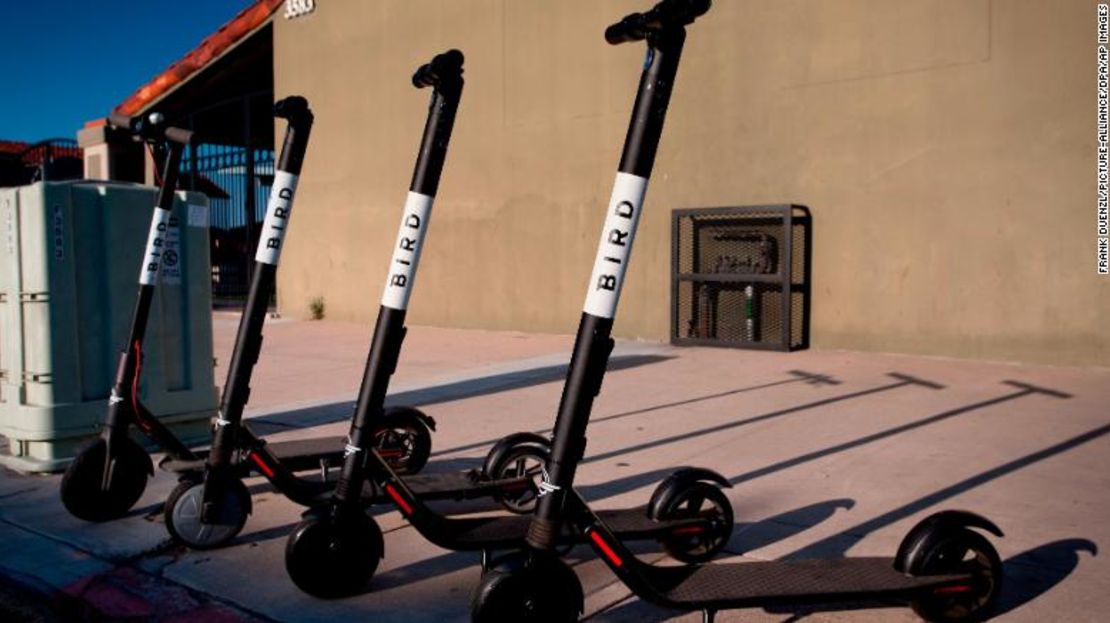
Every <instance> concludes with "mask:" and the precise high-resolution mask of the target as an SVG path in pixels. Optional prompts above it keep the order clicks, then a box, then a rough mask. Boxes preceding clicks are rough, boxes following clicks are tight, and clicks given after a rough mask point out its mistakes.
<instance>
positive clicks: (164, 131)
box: [108, 113, 193, 145]
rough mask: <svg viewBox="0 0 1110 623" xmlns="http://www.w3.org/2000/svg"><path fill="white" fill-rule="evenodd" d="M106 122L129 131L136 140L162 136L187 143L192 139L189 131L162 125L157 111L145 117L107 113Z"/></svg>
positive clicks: (153, 138) (176, 141)
mask: <svg viewBox="0 0 1110 623" xmlns="http://www.w3.org/2000/svg"><path fill="white" fill-rule="evenodd" d="M108 124H109V125H110V126H112V127H115V128H118V129H120V130H126V131H127V132H130V133H131V134H132V137H133V138H134V139H135V140H136V141H155V140H161V139H163V138H164V139H166V140H168V141H171V142H174V143H180V144H182V145H188V144H189V143H191V142H192V140H193V133H192V132H191V131H189V130H186V129H183V128H175V127H173V126H165V125H163V119H162V115H161V114H159V113H151V114H150V115H148V116H147V117H146V118H143V117H129V116H127V115H123V114H120V113H111V114H109V115H108Z"/></svg>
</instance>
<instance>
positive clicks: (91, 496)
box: [61, 97, 435, 521]
mask: <svg viewBox="0 0 1110 623" xmlns="http://www.w3.org/2000/svg"><path fill="white" fill-rule="evenodd" d="M274 111H275V115H277V116H278V117H281V118H285V119H288V120H289V126H288V127H287V129H286V136H285V144H284V147H283V149H282V154H281V158H280V162H279V164H278V167H277V168H278V171H277V175H276V176H275V179H276V180H278V182H280V184H275V185H274V192H273V193H272V199H271V206H272V207H271V208H270V210H271V213H273V214H276V215H278V216H276V217H274V218H276V219H278V220H274V221H269V222H268V224H269V225H277V226H278V227H280V228H284V227H285V223H287V222H288V217H289V213H290V210H291V209H292V203H293V192H294V190H295V187H296V178H297V174H298V173H299V172H300V168H301V162H302V161H303V160H304V153H305V149H306V147H307V144H308V133H309V128H310V127H311V124H312V113H311V112H310V111H309V110H308V104H307V102H306V101H305V100H304V98H301V97H290V98H286V99H284V100H281V101H279V102H277V103H276V105H275V107H274ZM109 124H110V125H111V126H113V127H114V128H117V129H120V130H126V131H130V132H131V133H132V135H133V138H134V139H135V140H137V141H143V142H145V143H147V145H148V146H149V147H150V149H151V151H152V155H154V156H155V160H156V166H157V163H158V162H162V161H164V166H163V171H162V174H161V187H160V189H159V193H158V201H157V206H156V207H155V209H154V213H153V215H152V217H151V223H150V233H149V237H148V242H147V251H146V254H145V255H144V257H143V260H142V262H143V263H142V265H141V271H140V275H139V296H138V299H137V302H136V304H135V311H134V314H133V316H132V320H131V328H130V331H129V333H128V338H127V347H126V348H125V349H124V350H123V352H121V353H120V359H119V365H118V367H117V369H116V377H115V382H114V384H113V387H112V390H111V394H110V398H109V400H108V415H107V419H106V423H105V426H104V429H103V432H102V434H101V435H100V436H99V437H98V438H97V439H95V440H93V441H92V442H90V443H89V444H86V445H85V446H84V447H83V448H82V449H81V450H80V451H79V452H78V454H77V456H76V458H75V459H74V460H73V462H72V463H71V464H70V465H69V467H68V468H67V469H66V472H65V475H64V476H63V477H62V483H61V497H62V502H63V504H64V505H65V507H66V509H67V510H69V512H70V513H71V514H72V515H74V516H75V517H78V518H80V519H84V520H86V521H107V520H110V519H115V518H118V517H121V516H123V515H124V514H125V513H127V511H128V510H130V509H131V507H132V506H134V504H135V503H136V502H137V501H138V500H139V498H140V497H141V496H142V494H143V491H144V490H145V488H146V483H147V479H148V478H149V477H150V476H151V475H153V473H154V466H153V462H152V461H151V459H150V456H149V455H148V454H147V452H146V450H144V449H143V447H142V446H140V445H139V444H138V443H137V442H136V441H135V440H134V439H132V438H131V437H130V435H129V431H130V428H131V425H132V424H134V425H135V426H136V428H138V429H139V431H141V432H142V433H143V434H144V435H146V436H147V438H149V439H150V440H151V441H153V442H154V443H156V444H157V445H158V446H160V447H161V448H162V449H163V450H164V451H165V453H166V456H165V457H164V459H163V460H162V462H161V463H160V467H162V468H164V469H166V470H169V471H174V472H188V471H190V470H195V469H196V468H197V467H198V466H201V465H203V463H204V459H205V456H206V454H207V453H206V452H205V451H198V450H193V449H190V448H189V447H188V446H186V445H185V444H184V443H183V442H182V441H181V440H180V439H179V438H178V437H176V436H175V435H174V434H173V433H172V432H171V431H170V430H169V429H168V428H167V427H166V426H165V425H164V424H162V422H161V421H159V420H158V419H157V418H155V417H154V416H153V415H152V414H151V413H150V411H149V410H148V409H147V408H146V407H145V406H144V405H143V403H142V401H141V400H140V398H139V379H140V374H141V370H142V359H143V341H144V335H145V332H146V326H147V321H148V318H149V316H150V307H151V303H152V301H153V298H154V291H155V288H156V287H157V285H158V279H159V274H160V266H161V248H162V244H163V240H164V236H165V231H166V228H167V226H168V225H167V224H168V222H169V218H170V212H169V211H170V209H171V208H172V206H173V192H174V189H175V187H176V186H177V180H178V172H179V168H180V162H181V156H182V152H183V150H184V148H185V146H186V145H188V144H189V143H190V142H191V141H192V138H193V134H192V133H191V132H188V131H186V130H182V129H179V128H172V127H165V124H164V122H163V119H162V116H161V115H160V114H157V113H155V114H153V115H150V116H149V117H147V118H145V119H143V118H137V119H131V118H129V117H126V116H122V115H111V116H109ZM268 231H269V232H270V234H269V237H268V238H266V239H264V240H263V241H262V242H263V244H261V245H260V249H261V251H260V253H259V255H260V256H261V255H263V254H265V256H266V259H267V260H268V261H267V262H259V263H257V264H256V266H255V274H254V277H253V281H252V288H251V298H250V301H249V304H248V309H247V311H246V313H244V315H243V320H242V322H241V324H240V327H239V333H238V335H237V336H236V344H235V357H234V358H233V361H232V366H231V370H230V372H229V375H228V384H227V386H226V388H227V391H225V392H224V405H223V409H224V412H225V413H226V412H229V411H235V412H236V413H238V414H241V413H242V409H243V406H244V405H245V404H246V401H247V397H248V395H249V393H250V389H249V387H248V383H249V380H250V375H251V370H252V366H253V363H254V361H255V360H256V359H257V355H258V349H259V348H260V346H261V343H262V324H263V322H264V320H265V313H266V308H267V304H268V301H269V300H270V297H271V295H272V293H273V287H274V280H273V276H274V270H275V269H276V266H277V257H278V255H277V249H276V248H275V245H280V240H281V237H280V235H278V236H277V237H275V235H274V233H275V232H277V233H279V234H280V233H284V229H280V230H279V229H269V230H268ZM222 419H223V418H221V420H222ZM219 421H220V420H218V421H217V423H218V422H219ZM434 428H435V422H434V421H433V420H432V419H431V418H430V417H428V416H426V415H424V414H423V413H421V412H420V411H418V410H416V409H411V408H396V409H391V410H390V412H389V414H388V415H387V417H386V418H385V419H384V420H383V426H382V427H381V428H379V429H378V430H377V431H376V437H375V439H376V441H377V443H378V444H379V449H380V450H381V451H382V452H384V453H385V456H387V457H389V460H390V461H391V462H392V463H393V465H394V466H395V468H396V469H399V470H401V471H404V472H406V473H413V472H416V471H419V470H420V468H421V467H422V466H423V465H424V463H425V462H426V461H427V458H428V454H429V452H430V447H431V435H430V430H432V429H434ZM237 442H238V443H239V444H240V448H239V449H240V450H241V452H240V455H241V457H242V459H243V460H242V461H240V462H239V463H238V465H237V468H238V472H239V475H240V476H243V477H245V476H246V475H248V474H249V472H250V471H251V469H252V468H254V469H255V470H259V471H262V472H263V473H265V472H266V471H268V470H274V469H277V467H275V466H278V465H280V466H281V469H283V470H284V471H285V472H286V473H291V472H293V471H303V470H308V469H317V468H319V469H323V470H326V469H327V468H328V466H331V465H335V464H337V463H338V462H339V461H340V459H341V458H342V456H343V447H344V439H343V438H342V437H331V438H316V439H304V440H293V441H286V442H279V443H269V444H265V446H266V451H265V457H266V459H267V461H266V462H265V464H262V463H259V462H258V459H257V457H256V455H255V454H252V452H253V450H254V449H255V448H258V447H261V446H262V445H263V442H262V441H261V440H260V439H258V438H257V437H256V436H254V435H253V434H252V433H251V432H250V431H249V430H246V431H245V432H244V433H243V434H242V435H240V436H239V438H238V439H237ZM260 452H261V451H260ZM247 457H252V458H254V459H255V463H256V464H254V465H252V464H250V463H247V462H246V458H247Z"/></svg>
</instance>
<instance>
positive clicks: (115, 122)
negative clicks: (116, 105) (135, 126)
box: [108, 113, 132, 132]
mask: <svg viewBox="0 0 1110 623" xmlns="http://www.w3.org/2000/svg"><path fill="white" fill-rule="evenodd" d="M131 122H132V120H131V117H128V116H127V115H121V114H119V113H112V114H110V115H108V125H111V126H112V127H115V128H119V129H121V130H127V131H128V132H130V131H131Z"/></svg>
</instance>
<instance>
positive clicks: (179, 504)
mask: <svg viewBox="0 0 1110 623" xmlns="http://www.w3.org/2000/svg"><path fill="white" fill-rule="evenodd" d="M204 487H205V484H204V482H203V481H201V480H200V479H199V478H195V477H193V478H185V479H184V480H182V481H181V482H179V483H178V484H177V487H175V488H174V490H173V491H172V492H171V493H170V497H169V498H167V499H166V507H165V510H164V511H163V516H164V518H165V520H166V530H168V531H169V533H170V536H171V537H173V539H174V540H175V541H177V542H178V543H181V544H182V545H186V546H188V547H189V548H191V549H197V550H205V549H216V548H218V547H222V546H224V545H226V544H227V543H228V542H230V541H231V540H232V539H234V538H235V537H236V536H238V535H239V533H240V532H241V531H242V530H243V526H244V525H245V524H246V523H247V515H249V514H250V509H251V500H250V497H251V494H250V492H249V491H247V486H246V485H244V484H243V481H241V480H239V479H238V478H233V479H231V480H229V481H228V482H227V483H226V484H225V485H224V486H222V487H221V493H220V495H221V499H220V500H218V504H219V512H218V513H217V516H216V520H215V521H214V522H212V523H205V522H204V521H202V520H201V506H202V503H203V499H204Z"/></svg>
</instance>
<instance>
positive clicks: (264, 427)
mask: <svg viewBox="0 0 1110 623" xmlns="http://www.w3.org/2000/svg"><path fill="white" fill-rule="evenodd" d="M673 358H674V357H673V356H667V355H617V356H615V357H613V359H612V361H611V362H610V364H609V369H610V370H624V369H627V368H635V367H638V366H645V365H649V364H653V363H658V362H660V361H666V360H668V359H673ZM566 370H567V364H565V363H564V364H558V365H552V366H542V367H539V368H532V369H529V370H517V371H513V372H505V373H502V374H493V375H490V376H484V377H479V378H473V379H466V380H462V381H456V382H453V383H445V384H443V385H436V386H434V387H425V388H421V389H414V390H411V391H406V392H398V393H393V394H390V395H389V396H388V397H386V401H385V403H386V406H394V405H407V406H414V407H417V406H425V405H431V404H436V403H440V402H448V401H451V400H462V399H464V398H473V397H475V396H483V395H487V394H494V393H497V392H504V391H509V390H513V389H520V388H522V387H531V386H533V385H542V384H544V383H551V382H554V381H558V380H561V379H562V378H563V377H565V376H566ZM355 394H356V391H355V390H352V392H351V399H350V400H349V401H344V402H336V403H332V404H327V405H320V406H314V407H308V408H304V409H294V410H292V411H285V412H282V413H274V414H271V415H263V416H259V417H254V418H250V420H249V422H250V425H251V427H252V428H255V429H256V430H257V431H258V432H259V433H260V434H267V433H273V432H278V431H282V430H289V429H301V428H310V427H313V426H319V425H322V424H330V423H332V422H342V421H344V420H349V419H351V415H352V414H353V412H354V402H355V399H356V395H355Z"/></svg>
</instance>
